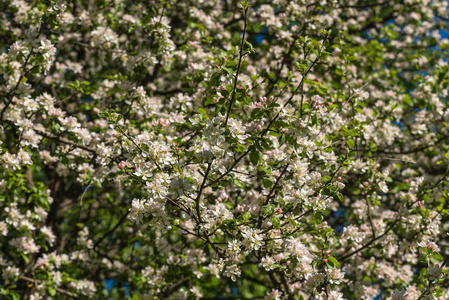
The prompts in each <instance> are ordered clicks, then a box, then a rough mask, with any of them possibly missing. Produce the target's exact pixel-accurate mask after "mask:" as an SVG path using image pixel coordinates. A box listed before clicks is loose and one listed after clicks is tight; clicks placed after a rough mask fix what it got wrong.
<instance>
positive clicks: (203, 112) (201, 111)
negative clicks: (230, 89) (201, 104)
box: [198, 108, 207, 115]
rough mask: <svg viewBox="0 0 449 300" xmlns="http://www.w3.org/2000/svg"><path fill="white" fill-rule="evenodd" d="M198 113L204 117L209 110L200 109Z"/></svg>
mask: <svg viewBox="0 0 449 300" xmlns="http://www.w3.org/2000/svg"><path fill="white" fill-rule="evenodd" d="M198 112H199V113H200V114H202V115H207V110H206V109H204V108H198Z"/></svg>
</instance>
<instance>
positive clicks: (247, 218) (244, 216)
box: [243, 211, 251, 222]
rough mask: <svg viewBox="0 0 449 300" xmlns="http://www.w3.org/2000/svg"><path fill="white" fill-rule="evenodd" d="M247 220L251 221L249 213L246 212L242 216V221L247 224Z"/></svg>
mask: <svg viewBox="0 0 449 300" xmlns="http://www.w3.org/2000/svg"><path fill="white" fill-rule="evenodd" d="M249 219H251V213H250V212H249V211H247V212H246V213H245V214H244V215H243V220H244V221H245V222H248V221H249Z"/></svg>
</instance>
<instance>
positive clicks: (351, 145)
mask: <svg viewBox="0 0 449 300" xmlns="http://www.w3.org/2000/svg"><path fill="white" fill-rule="evenodd" d="M346 143H347V144H348V146H349V147H351V148H355V142H354V141H353V140H351V139H349V140H347V141H346Z"/></svg>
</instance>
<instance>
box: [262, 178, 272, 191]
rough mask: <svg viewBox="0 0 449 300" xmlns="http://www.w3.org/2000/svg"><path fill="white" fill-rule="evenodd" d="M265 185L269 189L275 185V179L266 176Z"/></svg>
mask: <svg viewBox="0 0 449 300" xmlns="http://www.w3.org/2000/svg"><path fill="white" fill-rule="evenodd" d="M263 186H264V187H265V188H266V189H269V188H271V187H272V186H273V181H271V179H269V178H264V179H263Z"/></svg>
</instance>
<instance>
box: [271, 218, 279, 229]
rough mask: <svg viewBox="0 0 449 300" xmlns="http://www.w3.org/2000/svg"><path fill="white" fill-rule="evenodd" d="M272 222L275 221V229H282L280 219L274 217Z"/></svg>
mask: <svg viewBox="0 0 449 300" xmlns="http://www.w3.org/2000/svg"><path fill="white" fill-rule="evenodd" d="M271 220H272V221H273V226H274V228H276V229H281V220H280V219H279V218H278V217H272V218H271Z"/></svg>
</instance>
